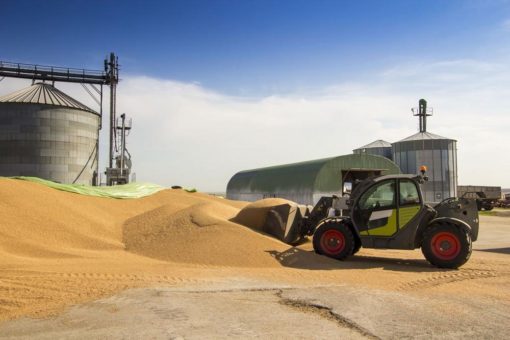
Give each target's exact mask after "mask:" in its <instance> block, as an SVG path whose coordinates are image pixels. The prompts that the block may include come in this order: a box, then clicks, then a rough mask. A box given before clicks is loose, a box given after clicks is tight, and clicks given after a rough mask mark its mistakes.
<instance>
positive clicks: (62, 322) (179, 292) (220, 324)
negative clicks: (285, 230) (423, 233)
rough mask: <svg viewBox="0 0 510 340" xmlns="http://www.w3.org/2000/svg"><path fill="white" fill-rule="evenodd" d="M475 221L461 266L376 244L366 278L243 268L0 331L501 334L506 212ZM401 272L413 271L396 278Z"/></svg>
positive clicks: (45, 334) (508, 246) (178, 335)
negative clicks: (389, 283)
mask: <svg viewBox="0 0 510 340" xmlns="http://www.w3.org/2000/svg"><path fill="white" fill-rule="evenodd" d="M481 219H482V227H481V230H480V238H479V241H477V242H476V243H475V244H474V251H473V256H472V259H471V260H470V263H469V266H467V267H466V268H464V267H463V268H461V269H460V270H453V271H451V270H437V271H432V270H431V269H430V268H428V267H427V265H426V264H425V263H424V262H423V261H422V260H421V259H419V258H420V255H421V254H420V253H419V252H415V253H413V255H412V257H413V258H411V259H409V260H406V261H403V260H402V259H401V258H392V257H391V255H390V256H387V255H385V254H387V253H385V252H384V251H377V252H375V253H373V252H372V253H370V256H363V254H361V255H360V256H359V257H355V258H353V259H351V261H354V262H355V263H356V262H359V263H360V266H359V267H362V265H361V264H363V266H364V265H367V266H370V267H371V268H373V267H381V270H382V272H381V271H373V273H371V274H370V275H371V277H370V279H371V281H372V282H370V284H363V285H362V284H359V285H358V284H352V283H338V284H335V283H331V282H330V281H321V278H320V275H321V274H320V273H321V272H317V276H319V277H315V279H314V280H313V282H306V281H305V282H303V281H300V280H299V279H296V280H294V281H293V282H291V283H289V280H285V282H283V281H282V282H278V280H277V279H276V280H269V279H263V278H253V277H248V276H243V274H242V273H240V274H239V276H229V277H225V278H224V280H223V281H215V282H202V283H191V284H189V283H188V284H184V283H182V284H176V285H173V286H170V287H168V286H167V287H151V288H139V289H131V290H127V291H124V292H122V293H120V294H117V295H114V296H111V297H108V298H104V299H100V300H97V301H94V302H89V303H85V304H81V305H76V306H73V307H71V308H68V309H67V310H66V311H65V312H63V313H61V314H60V315H58V316H55V317H52V318H48V319H31V318H22V319H18V320H14V321H8V322H5V323H3V324H2V325H0V338H6V339H19V338H39V339H55V338H71V339H73V338H74V339H83V338H87V339H99V338H109V339H140V338H153V339H203V338H217V339H219V338H276V339H282V338H286V339H291V338H292V339H295V338H301V339H310V338H314V339H325V338H348V339H357V338H372V339H397V338H398V339H400V338H416V339H430V338H441V339H444V338H446V339H450V338H451V339H454V338H455V339H459V338H477V339H478V338H481V339H482V338H487V339H489V338H491V339H504V338H507V337H508V334H509V333H510V321H509V320H510V299H509V296H510V288H509V284H510V217H506V216H482V218H481ZM378 254H380V255H378ZM390 254H396V255H395V256H400V254H402V252H396V253H391V251H390ZM379 256H381V257H379ZM382 256H384V257H382ZM367 261H368V262H370V263H368V262H367ZM365 262H367V263H366V264H365ZM282 265H285V264H282ZM302 270H303V271H307V269H306V268H304V269H302ZM342 270H348V269H341V268H337V269H335V268H333V269H331V270H330V272H331V271H338V273H337V274H338V275H339V277H341V274H342V273H341V271H342ZM367 270H368V269H367ZM428 271H430V272H428ZM308 272H309V270H308ZM401 272H416V273H417V275H419V276H416V278H415V279H412V280H407V281H405V282H402V280H401V279H399V276H398V275H399V274H400V273H401ZM423 272H427V275H426V276H423V275H420V274H423ZM392 273H394V274H392ZM312 274H313V273H312ZM383 274H384V275H386V276H387V275H390V278H391V275H395V285H394V287H390V288H389V289H388V287H386V286H385V287H384V289H383V287H382V286H381V288H378V285H377V282H378V280H379V275H383ZM303 275H304V274H303ZM306 275H309V273H307V274H306ZM324 275H326V274H324ZM303 277H306V276H303Z"/></svg>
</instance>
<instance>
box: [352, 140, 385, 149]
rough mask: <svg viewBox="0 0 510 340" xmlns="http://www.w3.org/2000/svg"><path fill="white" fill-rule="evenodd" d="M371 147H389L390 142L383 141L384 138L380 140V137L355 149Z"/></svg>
mask: <svg viewBox="0 0 510 340" xmlns="http://www.w3.org/2000/svg"><path fill="white" fill-rule="evenodd" d="M372 148H391V143H389V142H387V141H385V140H382V139H378V140H376V141H374V142H372V143H370V144H367V145H363V146H361V147H359V148H357V149H356V150H359V149H372Z"/></svg>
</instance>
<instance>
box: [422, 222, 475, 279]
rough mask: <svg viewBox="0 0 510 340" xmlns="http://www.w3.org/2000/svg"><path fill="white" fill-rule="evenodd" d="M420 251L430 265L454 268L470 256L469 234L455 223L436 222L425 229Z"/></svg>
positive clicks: (470, 243)
mask: <svg viewBox="0 0 510 340" xmlns="http://www.w3.org/2000/svg"><path fill="white" fill-rule="evenodd" d="M421 251H422V253H423V255H424V256H425V258H426V259H427V261H429V262H430V263H431V264H432V265H434V266H436V267H439V268H451V269H456V268H459V267H460V266H462V265H463V264H464V263H466V262H467V260H469V257H470V256H471V251H472V242H471V236H470V235H469V233H467V232H466V231H465V230H464V229H463V228H460V227H457V226H455V225H451V224H436V225H433V226H431V227H430V228H428V229H427V230H425V234H424V235H423V243H422V246H421Z"/></svg>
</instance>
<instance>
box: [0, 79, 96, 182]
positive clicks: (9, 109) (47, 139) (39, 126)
mask: <svg viewBox="0 0 510 340" xmlns="http://www.w3.org/2000/svg"><path fill="white" fill-rule="evenodd" d="M100 122H101V117H100V116H99V114H98V113H97V112H95V111H94V110H92V109H90V108H89V107H87V106H86V105H84V104H82V103H80V102H79V101H77V100H75V99H73V98H72V97H70V96H68V95H67V94H65V93H63V92H62V91H60V90H58V89H56V88H55V87H53V86H52V85H49V84H45V83H37V84H34V85H32V86H29V87H27V88H25V89H22V90H20V91H17V92H14V93H12V94H8V95H6V96H3V97H0V176H35V177H40V178H44V179H48V180H52V181H55V182H60V183H78V184H93V183H94V178H95V176H97V160H98V138H99V128H100Z"/></svg>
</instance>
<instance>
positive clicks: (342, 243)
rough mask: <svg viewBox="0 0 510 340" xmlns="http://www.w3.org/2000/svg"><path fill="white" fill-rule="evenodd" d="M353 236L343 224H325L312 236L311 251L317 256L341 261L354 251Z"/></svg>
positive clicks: (330, 222)
mask: <svg viewBox="0 0 510 340" xmlns="http://www.w3.org/2000/svg"><path fill="white" fill-rule="evenodd" d="M354 245H355V242H354V235H353V234H352V231H351V229H350V228H349V226H348V225H347V224H345V223H341V222H336V221H329V222H325V223H324V224H323V225H321V226H320V227H319V228H317V230H316V231H315V234H314V235H313V249H314V250H315V252H316V253H317V254H320V255H325V256H328V257H331V258H334V259H337V260H343V259H345V258H346V257H347V256H349V255H351V254H352V253H353V251H354Z"/></svg>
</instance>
